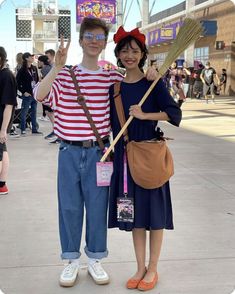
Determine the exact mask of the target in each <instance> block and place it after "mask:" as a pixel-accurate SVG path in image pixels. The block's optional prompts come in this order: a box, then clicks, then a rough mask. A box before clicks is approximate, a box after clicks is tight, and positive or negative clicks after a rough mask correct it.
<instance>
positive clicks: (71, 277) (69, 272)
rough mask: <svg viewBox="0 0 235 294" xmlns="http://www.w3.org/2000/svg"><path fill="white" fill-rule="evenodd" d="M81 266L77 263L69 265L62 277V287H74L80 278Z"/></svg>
mask: <svg viewBox="0 0 235 294" xmlns="http://www.w3.org/2000/svg"><path fill="white" fill-rule="evenodd" d="M78 270H79V265H78V264H77V263H74V262H72V263H69V264H68V265H67V266H66V267H65V268H64V270H63V271H62V273H61V275H60V285H61V286H63V287H72V286H73V285H74V284H75V281H76V278H77V276H78Z"/></svg>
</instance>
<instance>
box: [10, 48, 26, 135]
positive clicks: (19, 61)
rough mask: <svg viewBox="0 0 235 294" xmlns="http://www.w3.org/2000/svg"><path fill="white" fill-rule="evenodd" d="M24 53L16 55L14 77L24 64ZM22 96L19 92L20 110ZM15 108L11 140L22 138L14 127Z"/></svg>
mask: <svg viewBox="0 0 235 294" xmlns="http://www.w3.org/2000/svg"><path fill="white" fill-rule="evenodd" d="M22 56H23V53H22V52H19V53H17V54H16V67H15V69H14V76H16V75H17V73H18V71H19V70H20V68H21V67H22V64H23V58H22ZM21 96H22V93H21V92H20V91H19V90H17V107H16V108H20V107H19V105H21ZM19 101H20V103H19ZM16 108H15V107H14V108H13V111H12V118H11V123H10V125H11V130H10V133H9V137H10V138H19V137H20V134H18V133H17V132H16V128H15V126H13V124H12V122H13V120H14V116H15V109H16Z"/></svg>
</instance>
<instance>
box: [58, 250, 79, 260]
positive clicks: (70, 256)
mask: <svg viewBox="0 0 235 294" xmlns="http://www.w3.org/2000/svg"><path fill="white" fill-rule="evenodd" d="M80 256H81V253H80V252H63V253H61V255H60V257H61V259H70V260H71V259H78V258H80Z"/></svg>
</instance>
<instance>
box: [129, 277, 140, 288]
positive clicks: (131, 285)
mask: <svg viewBox="0 0 235 294" xmlns="http://www.w3.org/2000/svg"><path fill="white" fill-rule="evenodd" d="M140 281H141V279H137V280H135V279H129V280H128V281H127V283H126V287H127V289H137V288H138V285H139V282H140Z"/></svg>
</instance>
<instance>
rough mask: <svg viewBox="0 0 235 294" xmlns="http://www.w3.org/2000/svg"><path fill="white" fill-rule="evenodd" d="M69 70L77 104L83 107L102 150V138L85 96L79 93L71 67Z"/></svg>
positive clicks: (103, 147)
mask: <svg viewBox="0 0 235 294" xmlns="http://www.w3.org/2000/svg"><path fill="white" fill-rule="evenodd" d="M69 72H70V75H71V77H72V79H73V83H74V85H75V89H76V91H77V95H78V96H77V101H78V104H79V105H81V106H82V108H83V110H84V112H85V115H86V117H87V120H88V122H89V123H90V125H91V128H92V130H93V132H94V134H95V136H96V139H97V141H98V143H99V147H100V149H101V150H104V149H105V146H104V143H103V141H102V139H101V137H100V134H99V133H98V130H97V128H96V126H95V123H94V121H93V119H92V116H91V114H90V112H89V110H88V108H87V105H86V101H85V97H84V96H83V95H82V94H81V91H80V88H79V85H78V82H77V79H76V76H75V74H74V71H73V69H72V68H70V69H69Z"/></svg>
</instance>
